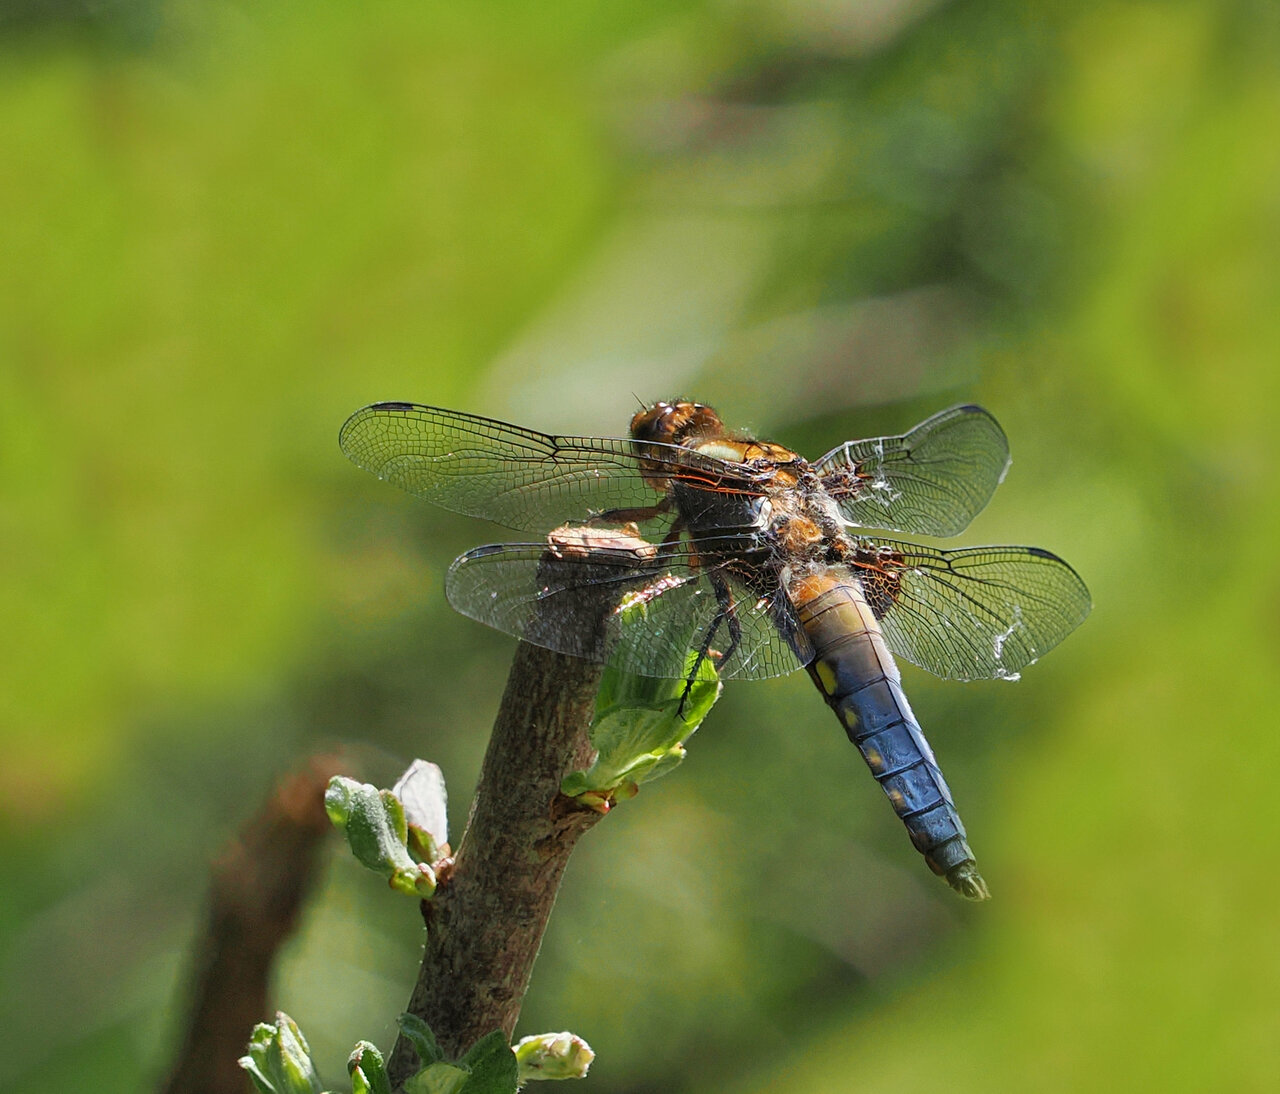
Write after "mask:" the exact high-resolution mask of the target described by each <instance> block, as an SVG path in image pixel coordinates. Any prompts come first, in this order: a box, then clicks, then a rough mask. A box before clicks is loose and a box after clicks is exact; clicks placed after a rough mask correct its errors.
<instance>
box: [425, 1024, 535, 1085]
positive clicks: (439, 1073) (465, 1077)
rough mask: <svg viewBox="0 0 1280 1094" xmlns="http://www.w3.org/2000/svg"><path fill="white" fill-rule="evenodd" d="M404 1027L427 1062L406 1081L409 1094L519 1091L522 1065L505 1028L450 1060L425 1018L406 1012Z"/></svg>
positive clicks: (494, 1032)
mask: <svg viewBox="0 0 1280 1094" xmlns="http://www.w3.org/2000/svg"><path fill="white" fill-rule="evenodd" d="M400 1028H401V1029H402V1030H403V1031H404V1035H405V1036H406V1037H407V1038H408V1039H409V1040H410V1041H411V1042H412V1044H413V1046H414V1048H416V1049H417V1050H418V1056H419V1058H420V1059H421V1060H422V1061H423V1063H425V1064H426V1065H427V1066H426V1067H424V1068H423V1069H422V1070H421V1071H419V1072H418V1073H417V1074H415V1075H414V1076H412V1077H411V1078H410V1079H409V1080H408V1081H407V1082H406V1083H405V1085H404V1089H405V1094H515V1091H516V1089H517V1088H518V1086H519V1078H518V1073H519V1066H518V1065H517V1064H516V1056H515V1053H514V1052H512V1051H511V1046H510V1045H509V1044H508V1043H507V1038H506V1034H504V1033H503V1032H502V1031H501V1030H494V1031H493V1032H492V1033H490V1034H489V1035H488V1036H487V1037H482V1038H481V1039H480V1040H479V1041H477V1042H476V1043H475V1044H474V1045H473V1046H472V1047H471V1050H470V1051H469V1052H468V1053H467V1054H466V1055H465V1056H463V1057H462V1059H461V1060H457V1061H455V1062H454V1063H446V1062H444V1061H443V1060H442V1059H441V1058H440V1048H439V1046H438V1045H437V1043H436V1039H435V1037H434V1036H433V1035H432V1033H431V1031H430V1029H428V1028H427V1024H426V1023H425V1022H423V1021H422V1019H421V1018H418V1017H416V1016H415V1015H412V1014H402V1015H401V1016H400ZM428 1061H430V1062H428Z"/></svg>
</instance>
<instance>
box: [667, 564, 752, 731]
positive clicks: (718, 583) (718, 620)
mask: <svg viewBox="0 0 1280 1094" xmlns="http://www.w3.org/2000/svg"><path fill="white" fill-rule="evenodd" d="M707 579H708V580H709V581H710V582H711V587H712V589H714V590H715V594H716V604H717V605H718V607H719V610H718V611H717V612H716V614H715V617H714V618H713V619H712V620H711V626H709V627H708V628H707V633H706V635H705V637H704V638H703V639H702V644H701V645H700V646H699V647H698V656H697V657H696V658H694V662H693V668H691V669H690V670H689V675H688V676H687V677H686V678H685V681H684V691H683V692H681V694H680V707H679V713H681V714H683V713H684V703H685V700H686V699H688V698H689V692H690V691H692V690H693V682H694V681H695V680H696V679H697V678H698V670H699V669H700V668H702V662H703V661H705V660H706V659H707V658H708V657H710V656H711V643H712V642H714V641H715V637H716V632H717V631H718V630H719V629H720V625H721V624H722V623H723V624H726V625H727V626H728V628H729V644H728V645H727V646H726V647H725V648H724V649H723V650H722V651H721V652H720V653H719V655H718V656H717V657H716V660H717V661H718V662H720V663H721V664H723V663H724V661H725V660H727V659H728V658H729V657H730V656H731V655H732V654H733V651H734V650H736V649H737V648H738V645H739V643H741V641H742V624H741V623H739V622H738V616H737V613H736V612H735V611H734V605H733V590H732V589H730V588H729V583H728V582H727V581H725V579H724V575H723V574H721V573H719V572H718V571H716V570H710V571H708V572H707Z"/></svg>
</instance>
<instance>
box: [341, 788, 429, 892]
mask: <svg viewBox="0 0 1280 1094" xmlns="http://www.w3.org/2000/svg"><path fill="white" fill-rule="evenodd" d="M324 807H325V811H326V812H327V813H328V814H329V819H330V820H331V821H332V822H333V823H334V824H335V825H336V826H337V827H339V828H341V829H342V831H343V832H344V833H345V835H346V837H347V843H348V844H350V846H351V851H352V853H353V854H354V855H355V856H356V858H357V859H358V860H359V861H360V862H361V863H362V864H363V865H365V866H367V867H369V869H370V870H376V871H377V872H378V873H380V874H382V875H383V876H384V877H386V878H387V879H388V881H389V883H390V885H391V887H392V888H393V889H395V890H397V891H398V892H402V893H406V894H408V895H409V896H417V897H430V896H432V895H434V893H435V891H436V876H435V872H434V871H433V870H432V869H431V867H430V865H429V864H427V863H425V862H419V861H417V860H416V859H415V858H414V857H413V855H411V854H410V853H409V848H408V835H409V830H408V825H407V822H406V821H405V814H404V806H403V805H401V803H400V799H399V798H397V797H396V796H395V795H394V794H393V793H391V791H390V790H379V789H378V788H377V787H376V786H371V785H369V784H368V783H361V782H356V781H355V780H354V779H348V778H345V777H344V776H342V775H338V776H335V777H334V778H332V779H330V780H329V787H328V789H327V790H326V791H325V795H324Z"/></svg>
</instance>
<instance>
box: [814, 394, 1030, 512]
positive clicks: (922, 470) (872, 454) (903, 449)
mask: <svg viewBox="0 0 1280 1094" xmlns="http://www.w3.org/2000/svg"><path fill="white" fill-rule="evenodd" d="M814 466H815V468H816V469H817V471H818V474H819V475H820V476H821V477H822V479H823V485H824V486H825V488H826V491H827V493H828V494H829V495H830V496H831V497H832V498H833V499H834V500H835V502H836V503H837V504H838V505H839V507H840V511H841V512H842V513H843V514H844V517H845V519H846V520H848V521H849V522H850V523H851V524H853V525H856V526H858V527H861V528H891V529H893V530H895V531H898V532H911V533H914V534H916V535H927V536H954V535H958V534H959V533H960V532H962V531H964V529H965V528H966V527H968V525H969V522H970V521H971V520H973V518H974V517H975V516H976V515H977V514H978V513H979V512H980V511H981V510H982V507H983V506H984V505H986V504H987V502H988V501H989V500H990V498H991V495H992V493H994V491H995V488H996V487H997V486H999V485H1000V482H1001V480H1002V479H1003V478H1004V474H1005V471H1007V470H1008V467H1009V442H1008V440H1007V439H1006V437H1005V435H1004V430H1002V429H1001V428H1000V426H999V424H998V423H997V422H996V420H995V418H993V417H992V416H991V415H990V414H989V413H987V411H985V410H983V409H982V407H980V406H956V407H952V408H951V409H950V410H944V411H942V412H941V413H940V414H935V415H934V416H933V417H932V418H927V419H926V420H925V421H923V422H921V423H920V424H919V425H918V426H916V427H915V428H914V429H912V430H911V431H910V432H908V433H904V434H902V435H901V436H897V437H873V438H871V439H870V440H865V441H846V442H845V443H844V444H842V445H840V446H839V447H838V448H834V449H832V450H831V451H830V452H828V453H827V454H826V455H825V456H823V457H822V459H820V460H818V462H817V463H816V464H815V465H814Z"/></svg>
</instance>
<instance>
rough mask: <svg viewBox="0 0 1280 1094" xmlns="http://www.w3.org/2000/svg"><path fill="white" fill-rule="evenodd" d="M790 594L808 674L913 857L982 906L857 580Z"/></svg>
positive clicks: (940, 786) (846, 573) (806, 586)
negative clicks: (809, 655) (805, 645)
mask: <svg viewBox="0 0 1280 1094" xmlns="http://www.w3.org/2000/svg"><path fill="white" fill-rule="evenodd" d="M788 592H789V593H790V596H791V600H792V603H793V604H794V605H795V608H796V612H797V616H798V621H799V623H800V626H801V627H802V628H803V630H804V632H805V634H806V635H807V636H808V638H809V641H810V643H811V644H812V647H813V651H814V657H813V660H812V661H811V662H810V664H809V673H810V675H811V676H812V677H813V681H814V683H815V684H817V686H818V690H819V691H821V692H822V694H823V696H824V697H825V698H826V700H827V704H828V705H829V706H830V707H831V709H832V710H833V711H835V713H836V717H837V718H839V719H840V723H841V724H842V725H843V726H844V727H845V731H846V732H847V733H848V734H849V739H850V740H851V741H852V742H853V743H854V744H855V745H856V746H857V747H858V751H859V752H861V753H862V758H863V759H864V760H865V761H866V762H867V766H868V767H869V768H870V769H871V773H872V775H874V776H875V778H876V781H877V782H878V783H879V784H880V786H881V789H883V790H884V792H885V795H886V796H887V797H888V798H889V801H890V803H891V804H892V805H893V809H894V812H896V813H897V814H898V816H899V817H900V818H901V820H902V823H903V824H904V825H905V826H906V829H907V833H908V834H909V835H910V837H911V842H912V843H913V844H914V845H915V847H916V850H918V851H919V852H920V853H921V854H923V855H924V858H925V861H926V862H927V863H928V864H929V868H930V869H931V870H933V872H934V873H935V874H939V875H941V876H942V877H944V878H946V880H947V883H948V884H949V885H950V886H951V887H952V888H953V889H955V890H956V891H957V892H958V893H960V894H961V895H962V896H966V897H968V898H970V899H971V900H985V899H987V897H988V896H990V893H989V892H988V890H987V886H986V882H985V881H983V879H982V875H981V874H979V873H978V868H977V863H976V862H975V860H974V857H973V852H972V851H971V850H970V849H969V844H968V842H967V839H966V834H965V829H964V824H963V823H962V822H961V820H960V815H959V813H957V812H956V807H955V803H954V801H953V800H952V797H951V790H950V788H949V787H948V786H947V781H946V779H944V778H943V776H942V771H941V770H940V769H939V768H938V763H937V761H936V760H935V759H934V756H933V750H932V749H931V748H930V747H929V742H928V741H927V740H925V736H924V732H923V731H922V730H921V728H920V723H919V722H918V721H917V720H916V716H915V714H913V713H912V710H911V704H910V703H908V702H907V697H906V695H905V694H904V693H903V691H902V681H901V675H900V673H899V672H898V666H897V665H896V664H895V663H894V660H893V655H892V654H891V653H890V652H889V650H888V647H887V646H886V645H885V641H884V636H883V634H882V633H881V631H880V626H879V624H878V622H877V621H876V617H875V613H874V612H873V611H872V609H871V606H870V605H869V604H868V603H867V599H866V597H865V596H864V595H863V591H862V587H861V584H860V582H859V580H858V578H857V577H856V576H855V575H854V574H853V572H851V571H850V570H849V569H847V568H846V567H842V566H835V567H831V568H830V569H827V570H824V571H821V572H819V573H816V574H811V575H809V576H806V577H804V578H800V579H798V580H795V581H792V582H791V583H790V586H789V588H788Z"/></svg>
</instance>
